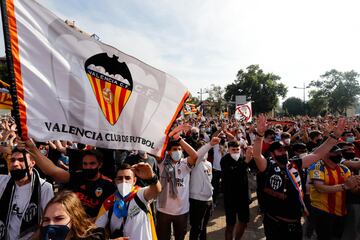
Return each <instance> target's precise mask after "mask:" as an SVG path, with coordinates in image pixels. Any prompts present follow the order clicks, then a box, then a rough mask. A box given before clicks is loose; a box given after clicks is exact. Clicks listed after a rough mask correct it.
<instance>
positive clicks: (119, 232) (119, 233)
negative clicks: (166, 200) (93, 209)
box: [108, 194, 157, 240]
mask: <svg viewBox="0 0 360 240" xmlns="http://www.w3.org/2000/svg"><path fill="white" fill-rule="evenodd" d="M134 200H135V202H136V204H137V205H138V207H139V208H140V209H141V210H142V211H144V212H145V214H146V215H147V217H148V218H149V219H150V227H151V235H152V239H153V240H157V235H156V230H155V224H154V218H153V214H152V211H151V208H149V209H147V207H146V205H145V204H144V203H143V202H142V201H141V200H140V198H139V197H138V195H137V194H135V197H134ZM113 211H114V206H112V207H110V208H109V210H108V222H109V226H110V222H111V217H112V215H113ZM126 219H127V217H125V218H124V222H123V224H122V225H121V228H120V229H117V230H115V231H114V232H113V233H111V231H109V232H110V238H111V239H113V238H114V239H115V238H118V237H124V226H125V223H126ZM109 228H110V227H109ZM109 230H110V229H109Z"/></svg>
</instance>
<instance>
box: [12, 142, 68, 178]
mask: <svg viewBox="0 0 360 240" xmlns="http://www.w3.org/2000/svg"><path fill="white" fill-rule="evenodd" d="M25 147H27V149H28V152H29V153H30V154H31V156H32V157H33V158H34V159H35V162H36V165H37V166H38V167H39V168H40V169H41V171H43V172H44V173H45V175H48V176H50V177H52V178H54V179H55V181H56V182H61V183H67V182H69V181H70V173H69V172H67V171H65V170H64V169H62V168H60V167H58V166H56V165H55V164H54V163H53V162H52V161H51V160H50V159H48V158H47V157H45V156H44V155H42V154H41V152H40V150H39V149H38V148H37V147H36V146H35V144H34V143H33V141H32V140H27V141H26V142H23V141H18V148H19V149H25Z"/></svg>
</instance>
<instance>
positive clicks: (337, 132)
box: [334, 118, 346, 138]
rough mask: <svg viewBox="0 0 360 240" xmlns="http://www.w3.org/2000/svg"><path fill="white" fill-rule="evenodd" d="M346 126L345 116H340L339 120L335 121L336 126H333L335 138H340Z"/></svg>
mask: <svg viewBox="0 0 360 240" xmlns="http://www.w3.org/2000/svg"><path fill="white" fill-rule="evenodd" d="M345 127H346V119H345V118H340V119H339V121H338V122H337V125H336V127H335V128H334V134H335V136H336V137H337V138H340V137H341V135H342V133H343V132H344V130H345Z"/></svg>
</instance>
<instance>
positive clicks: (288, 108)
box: [282, 97, 304, 116]
mask: <svg viewBox="0 0 360 240" xmlns="http://www.w3.org/2000/svg"><path fill="white" fill-rule="evenodd" d="M282 108H283V110H284V112H286V113H287V114H288V115H290V116H297V115H304V102H303V101H302V100H301V99H300V98H296V97H291V98H288V99H286V100H285V101H284V102H283V105H282Z"/></svg>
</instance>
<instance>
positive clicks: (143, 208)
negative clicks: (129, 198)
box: [134, 194, 149, 214]
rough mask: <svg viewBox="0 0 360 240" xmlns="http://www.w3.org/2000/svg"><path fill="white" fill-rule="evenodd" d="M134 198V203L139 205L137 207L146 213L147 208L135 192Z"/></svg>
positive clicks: (147, 211)
mask: <svg viewBox="0 0 360 240" xmlns="http://www.w3.org/2000/svg"><path fill="white" fill-rule="evenodd" d="M134 200H135V202H136V204H137V205H138V206H139V208H141V210H143V211H144V212H145V213H146V214H148V213H149V210H148V209H147V207H146V205H145V204H144V203H143V201H141V200H140V198H139V196H138V195H137V194H136V195H135V197H134Z"/></svg>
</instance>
